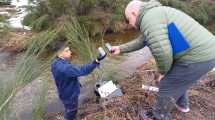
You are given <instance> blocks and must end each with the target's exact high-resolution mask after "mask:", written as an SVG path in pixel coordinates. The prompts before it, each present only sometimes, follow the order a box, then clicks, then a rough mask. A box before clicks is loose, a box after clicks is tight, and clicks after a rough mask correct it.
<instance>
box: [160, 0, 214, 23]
mask: <svg viewBox="0 0 215 120" xmlns="http://www.w3.org/2000/svg"><path fill="white" fill-rule="evenodd" d="M160 2H161V3H162V4H163V5H167V6H172V7H174V8H177V9H180V10H182V11H184V12H185V13H187V14H188V15H190V16H192V17H193V18H194V19H196V20H197V21H198V22H199V23H201V24H203V25H207V24H208V23H209V22H211V21H214V19H215V12H214V11H215V4H211V3H210V1H208V0H201V1H200V0H197V1H187V0H160Z"/></svg>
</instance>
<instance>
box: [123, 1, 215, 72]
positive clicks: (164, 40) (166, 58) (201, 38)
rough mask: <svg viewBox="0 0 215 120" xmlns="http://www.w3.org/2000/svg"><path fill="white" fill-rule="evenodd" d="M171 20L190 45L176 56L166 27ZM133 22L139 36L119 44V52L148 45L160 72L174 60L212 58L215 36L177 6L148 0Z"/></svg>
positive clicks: (165, 70)
mask: <svg viewBox="0 0 215 120" xmlns="http://www.w3.org/2000/svg"><path fill="white" fill-rule="evenodd" d="M172 22H173V23H175V25H176V26H177V28H178V29H179V31H180V32H181V33H182V34H183V36H184V37H185V38H186V40H187V41H188V43H189V44H190V46H191V47H190V48H189V49H187V50H186V51H183V52H180V53H178V54H176V55H175V56H173V52H172V46H171V43H170V40H169V37H168V29H167V26H168V24H170V23H172ZM136 24H137V26H138V27H139V29H140V35H139V37H138V38H136V39H135V40H132V41H131V42H128V43H125V44H123V45H120V51H121V53H127V52H132V51H135V50H138V49H141V48H143V47H145V46H146V45H147V46H148V47H149V48H150V50H151V52H152V55H153V56H154V58H155V60H156V63H157V66H158V68H159V70H160V72H161V73H162V74H166V73H167V72H168V71H169V70H170V69H171V66H172V64H173V63H175V62H177V63H181V64H191V63H198V62H205V61H208V60H212V59H215V36H214V35H213V34H212V33H211V32H209V31H208V30H207V29H206V28H204V27H203V26H202V25H200V24H199V23H198V22H197V21H195V20H194V19H193V18H191V17H190V16H188V15H187V14H185V13H183V12H182V11H180V10H177V9H174V8H171V7H167V6H162V5H161V4H160V3H159V2H157V1H150V2H147V3H145V4H144V5H143V6H142V8H141V10H140V14H139V16H138V19H137V23H136Z"/></svg>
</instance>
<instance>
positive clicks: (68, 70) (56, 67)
mask: <svg viewBox="0 0 215 120" xmlns="http://www.w3.org/2000/svg"><path fill="white" fill-rule="evenodd" d="M56 51H57V57H56V59H55V60H54V61H53V63H52V65H51V72H52V75H53V77H54V80H55V83H56V86H57V90H58V94H59V98H60V100H61V101H62V103H63V104H64V108H65V112H64V119H65V120H74V119H75V117H76V114H77V111H78V97H79V94H80V83H79V80H78V77H80V76H85V75H88V74H90V73H91V72H92V71H93V70H94V69H95V68H96V67H97V66H98V65H99V63H100V61H101V60H103V59H104V58H105V56H106V54H105V55H103V56H102V55H99V56H98V57H97V59H96V60H94V61H92V62H90V63H88V64H84V65H80V66H78V65H74V64H71V63H70V61H69V60H70V57H71V51H70V48H69V47H68V46H66V45H65V44H64V43H59V44H57V45H56Z"/></svg>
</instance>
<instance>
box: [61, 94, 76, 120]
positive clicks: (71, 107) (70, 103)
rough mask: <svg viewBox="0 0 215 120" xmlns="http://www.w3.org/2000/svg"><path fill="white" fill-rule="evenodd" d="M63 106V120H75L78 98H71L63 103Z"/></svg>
mask: <svg viewBox="0 0 215 120" xmlns="http://www.w3.org/2000/svg"><path fill="white" fill-rule="evenodd" d="M63 104H64V108H65V111H64V120H75V119H76V114H77V112H78V96H76V97H71V98H70V99H68V100H66V101H64V102H63Z"/></svg>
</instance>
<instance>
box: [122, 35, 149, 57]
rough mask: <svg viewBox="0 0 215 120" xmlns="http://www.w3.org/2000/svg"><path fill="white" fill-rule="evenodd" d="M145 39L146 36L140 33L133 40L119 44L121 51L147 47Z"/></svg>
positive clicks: (125, 51) (126, 51)
mask: <svg viewBox="0 0 215 120" xmlns="http://www.w3.org/2000/svg"><path fill="white" fill-rule="evenodd" d="M144 40H145V37H144V36H143V35H139V36H138V37H137V38H136V39H134V40H132V41H131V42H128V43H125V44H123V45H120V46H119V49H120V53H128V52H132V51H136V50H139V49H141V48H143V47H145V42H144Z"/></svg>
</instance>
